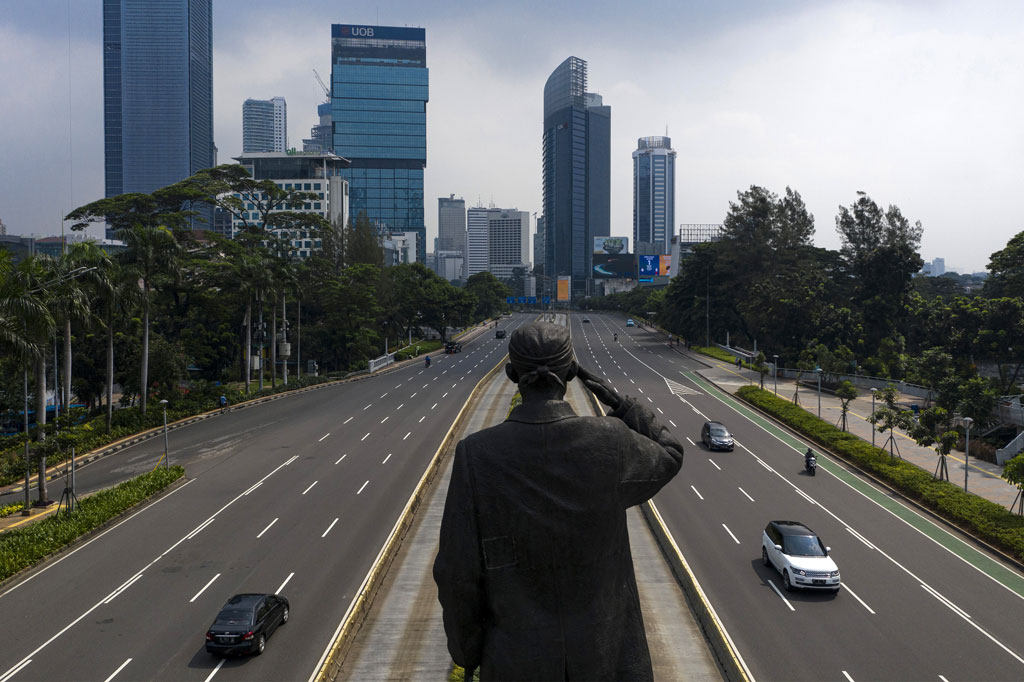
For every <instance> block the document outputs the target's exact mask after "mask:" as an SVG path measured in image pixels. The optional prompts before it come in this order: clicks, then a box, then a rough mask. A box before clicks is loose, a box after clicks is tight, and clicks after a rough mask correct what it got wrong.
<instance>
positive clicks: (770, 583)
mask: <svg viewBox="0 0 1024 682" xmlns="http://www.w3.org/2000/svg"><path fill="white" fill-rule="evenodd" d="M768 584H769V585H771V588H772V589H773V590H775V594H777V595H779V599H781V600H782V603H783V604H785V605H786V606H788V607H789V610H790V611H796V609H794V608H793V605H792V604H790V603H789V600H788V599H786V598H785V597H783V596H782V593H781V592H779V588H777V587H775V583H773V582H772V581H771V580H769V581H768Z"/></svg>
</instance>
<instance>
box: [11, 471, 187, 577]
mask: <svg viewBox="0 0 1024 682" xmlns="http://www.w3.org/2000/svg"><path fill="white" fill-rule="evenodd" d="M184 475H185V469H184V468H182V467H180V466H173V467H170V468H169V469H165V468H160V469H156V470H154V471H150V472H149V473H145V474H142V475H140V476H136V477H135V478H133V479H130V480H128V481H125V482H124V483H121V484H119V485H116V486H114V487H113V488H108V489H106V490H102V491H100V492H98V493H96V494H94V495H90V496H89V497H87V498H85V499H83V500H82V501H81V502H80V503H79V504H78V507H77V509H75V511H74V512H72V513H71V514H64V513H61V514H60V515H57V514H53V515H51V516H48V517H46V518H45V519H42V520H41V521H37V522H36V523H31V524H28V525H26V526H23V527H21V528H12V529H11V530H8V531H5V532H4V533H0V580H5V579H6V578H9V577H11V576H12V575H14V574H15V573H17V572H19V571H21V570H23V569H26V568H28V567H29V566H32V565H34V564H36V563H38V562H40V561H42V560H43V559H45V558H46V557H47V556H49V555H51V554H53V553H54V552H56V551H58V550H59V549H61V548H63V547H65V546H67V545H68V544H70V543H72V542H74V541H75V540H76V539H78V538H79V537H81V536H82V535H85V534H86V533H88V532H89V531H92V530H95V529H96V528H99V527H100V526H102V525H103V524H104V523H106V522H107V521H109V520H110V519H113V518H115V517H117V516H119V515H120V514H123V513H124V512H126V511H128V510H129V509H131V508H132V507H134V506H135V505H137V504H139V503H140V502H142V501H143V500H145V499H146V498H148V497H150V496H151V495H153V494H155V493H157V492H159V491H161V490H163V489H164V488H166V487H167V486H169V485H170V484H171V483H173V482H174V481H176V480H178V479H179V478H181V477H182V476H184Z"/></svg>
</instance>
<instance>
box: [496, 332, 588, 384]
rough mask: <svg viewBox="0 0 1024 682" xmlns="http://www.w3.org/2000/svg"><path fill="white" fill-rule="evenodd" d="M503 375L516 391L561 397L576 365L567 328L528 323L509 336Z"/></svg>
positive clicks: (574, 374)
mask: <svg viewBox="0 0 1024 682" xmlns="http://www.w3.org/2000/svg"><path fill="white" fill-rule="evenodd" d="M508 358H509V362H508V364H507V365H505V374H506V375H507V376H508V378H509V379H511V380H512V381H513V382H515V383H517V384H519V388H520V391H524V390H525V391H526V392H531V391H534V392H552V391H554V392H557V393H559V394H564V393H565V386H566V384H568V383H569V382H570V381H572V380H573V379H574V378H575V377H576V372H577V371H578V369H579V365H577V364H576V354H575V353H574V352H573V349H572V337H571V336H570V335H569V328H568V327H564V326H562V325H557V324H550V323H548V322H530V323H529V324H524V325H523V326H521V327H519V328H518V329H516V330H515V331H514V332H512V336H511V338H509V342H508Z"/></svg>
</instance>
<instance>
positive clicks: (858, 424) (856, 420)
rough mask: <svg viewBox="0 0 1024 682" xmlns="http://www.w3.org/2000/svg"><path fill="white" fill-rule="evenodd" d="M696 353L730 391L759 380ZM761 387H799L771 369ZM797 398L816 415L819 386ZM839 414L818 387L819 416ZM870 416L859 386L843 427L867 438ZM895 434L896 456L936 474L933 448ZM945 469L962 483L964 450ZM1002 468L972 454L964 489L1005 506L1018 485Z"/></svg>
mask: <svg viewBox="0 0 1024 682" xmlns="http://www.w3.org/2000/svg"><path fill="white" fill-rule="evenodd" d="M699 357H700V360H701V361H702V362H703V363H704V364H707V365H710V367H709V368H708V369H702V370H699V371H698V372H697V373H698V374H700V375H701V376H703V377H704V378H705V379H707V380H708V381H711V382H712V383H714V384H715V385H717V386H719V387H721V388H722V389H724V390H726V391H728V392H729V393H734V392H735V391H736V389H738V388H739V387H740V386H745V385H748V384H753V385H755V386H756V385H757V384H758V382H759V375H758V374H757V372H754V371H751V370H748V369H737V368H736V366H735V365H731V364H729V363H726V362H722V361H720V360H716V359H714V358H710V357H707V356H704V355H700V356H699ZM764 387H765V390H768V391H773V392H776V393H777V395H778V396H779V397H780V398H785V399H786V400H790V401H791V400H792V399H793V396H794V394H795V393H796V392H797V386H796V381H795V380H793V379H782V378H780V379H778V382H777V388H776V380H775V379H773V378H772V376H771V375H770V374H769V375H766V376H765V378H764ZM858 390H860V389H858ZM799 399H800V406H801V407H803V408H804V409H805V410H807V411H808V412H810V413H811V414H818V391H817V389H816V388H807V387H806V386H801V387H800V388H799ZM899 402H900V403H901V404H907V403H913V402H920V399H918V398H914V397H913V396H907V395H900V396H899ZM878 407H879V403H877V402H876V404H875V408H876V409H877V408H878ZM841 414H842V410H841V403H840V401H839V399H838V398H836V397H835V396H834V395H832V394H831V393H827V392H825V391H822V392H821V418H822V419H824V420H825V421H827V422H829V423H831V424H834V425H838V424H839V420H840V415H841ZM870 415H871V393H870V392H868V391H863V392H862V394H861V395H859V396H858V397H857V398H855V399H854V400H853V401H852V402H851V403H850V410H849V412H847V414H846V428H847V430H848V431H849V432H850V433H852V434H854V435H856V436H859V437H860V438H862V439H863V440H865V441H867V442H871V438H872V431H873V427H872V425H871V423H870V422H869V421H868V417H869V416H870ZM893 435H894V437H895V439H896V447H897V448H898V452H899V455H900V456H901V457H902V458H903V459H904V460H905V461H907V462H910V463H912V464H916V465H917V466H919V467H921V468H922V469H924V470H925V471H927V472H928V473H930V474H933V473H935V469H936V466H937V465H938V461H939V455H938V453H937V452H936V451H935V449H934V448H930V447H927V448H926V447H922V446H920V445H918V444H917V443H916V442H914V439H912V438H911V437H910V436H908V435H906V434H905V433H902V432H900V431H894V432H893ZM888 437H889V436H888V434H883V433H878V432H875V433H874V439H875V444H876V445H878V446H879V447H881V446H882V445H883V444H884V443H885V442H886V440H887V439H888ZM946 469H947V470H948V472H949V480H950V483H953V484H954V485H956V486H958V487H960V488H963V487H964V453H962V452H957V451H956V450H954V451H953V452H951V453H949V454H948V455H946ZM1002 473H1003V467H1001V466H998V465H996V464H990V463H989V462H985V461H982V460H979V459H975V458H973V457H972V458H971V459H970V463H969V465H968V472H967V490H968V492H970V493H973V494H975V495H979V496H981V497H984V498H986V499H989V500H991V501H993V502H995V503H997V504H1000V505H1002V506H1003V507H1006V508H1007V509H1009V507H1010V505H1011V504H1012V503H1013V500H1014V498H1015V497H1016V496H1017V493H1018V490H1017V487H1016V486H1014V485H1011V484H1010V483H1007V482H1006V481H1005V480H1003V478H1002Z"/></svg>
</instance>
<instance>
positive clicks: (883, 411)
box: [868, 386, 914, 457]
mask: <svg viewBox="0 0 1024 682" xmlns="http://www.w3.org/2000/svg"><path fill="white" fill-rule="evenodd" d="M878 397H879V398H881V400H882V406H881V407H879V408H878V409H877V410H875V411H874V412H873V413H872V414H871V416H870V417H868V421H869V422H871V424H872V425H873V426H874V428H875V429H876V430H878V431H879V433H885V432H886V431H888V432H889V437H888V438H886V440H885V442H884V443H882V449H883V450H884V449H885V447H886V446H889V456H890V457H895V456H896V453H898V452H899V446H898V445H896V438H895V436H894V435H893V432H894V431H895V430H896V429H902V430H904V431H909V430H910V429H911V428H913V426H914V417H913V414H912V413H911V412H910V410H904V409H901V408H900V407H899V405H897V403H896V400H897V398H898V397H899V394H897V392H896V389H895V388H894V387H893V386H886V387H885V388H883V389H881V390H880V391H878Z"/></svg>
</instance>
